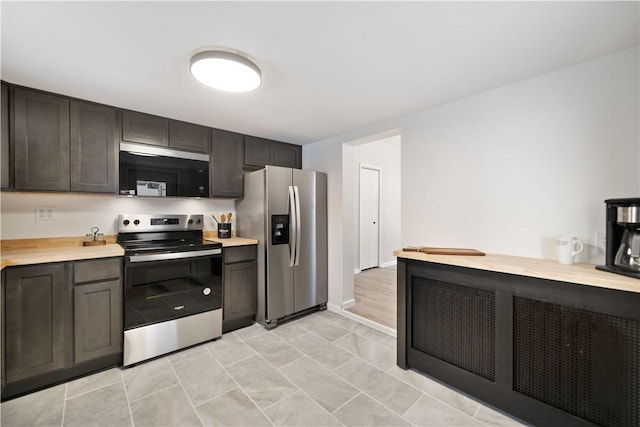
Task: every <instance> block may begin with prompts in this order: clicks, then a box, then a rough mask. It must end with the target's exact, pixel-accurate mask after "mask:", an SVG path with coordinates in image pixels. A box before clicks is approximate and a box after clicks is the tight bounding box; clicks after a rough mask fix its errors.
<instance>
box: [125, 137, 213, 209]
mask: <svg viewBox="0 0 640 427" xmlns="http://www.w3.org/2000/svg"><path fill="white" fill-rule="evenodd" d="M120 194H122V195H127V196H148V197H170V196H178V197H209V155H207V154H202V153H192V152H189V151H181V150H172V149H170V148H165V147H158V146H153V145H144V144H132V143H128V142H122V143H120Z"/></svg>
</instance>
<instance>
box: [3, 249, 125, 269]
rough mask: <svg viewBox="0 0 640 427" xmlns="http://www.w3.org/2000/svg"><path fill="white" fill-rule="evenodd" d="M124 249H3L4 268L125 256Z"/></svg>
mask: <svg viewBox="0 0 640 427" xmlns="http://www.w3.org/2000/svg"><path fill="white" fill-rule="evenodd" d="M123 255H124V249H122V246H120V245H118V244H115V243H110V244H109V243H108V244H106V245H103V246H86V247H85V246H66V247H49V248H22V249H19V248H13V249H5V248H3V249H2V255H1V256H0V258H1V262H2V268H3V269H4V268H5V267H9V266H14V265H30V264H45V263H48V262H62V261H76V260H81V259H93V258H109V257H114V256H123Z"/></svg>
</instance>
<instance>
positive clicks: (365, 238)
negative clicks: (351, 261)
mask: <svg viewBox="0 0 640 427" xmlns="http://www.w3.org/2000/svg"><path fill="white" fill-rule="evenodd" d="M379 234H380V170H379V169H375V168H371V167H366V166H361V167H360V270H364V269H367V268H372V267H377V266H378V250H379V249H378V246H379Z"/></svg>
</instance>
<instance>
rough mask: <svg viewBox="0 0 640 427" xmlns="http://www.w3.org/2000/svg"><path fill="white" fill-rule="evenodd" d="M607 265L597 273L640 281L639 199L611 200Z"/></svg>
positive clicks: (608, 206) (608, 215)
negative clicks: (614, 274) (617, 275)
mask: <svg viewBox="0 0 640 427" xmlns="http://www.w3.org/2000/svg"><path fill="white" fill-rule="evenodd" d="M604 202H605V204H606V205H607V212H606V216H607V235H606V238H607V245H606V253H605V265H598V266H596V268H597V269H598V270H603V271H609V272H611V273H616V274H622V275H624V276H629V277H634V278H636V279H640V197H636V198H628V199H609V200H605V201H604Z"/></svg>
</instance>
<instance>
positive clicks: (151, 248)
mask: <svg viewBox="0 0 640 427" xmlns="http://www.w3.org/2000/svg"><path fill="white" fill-rule="evenodd" d="M120 245H121V246H122V247H123V248H124V249H125V251H127V252H136V253H138V252H186V251H197V250H204V249H214V248H221V247H222V243H219V242H211V241H207V240H203V239H202V238H200V239H174V240H132V241H121V242H120Z"/></svg>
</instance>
